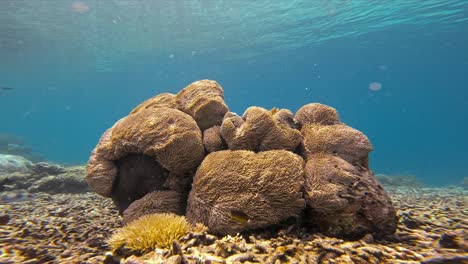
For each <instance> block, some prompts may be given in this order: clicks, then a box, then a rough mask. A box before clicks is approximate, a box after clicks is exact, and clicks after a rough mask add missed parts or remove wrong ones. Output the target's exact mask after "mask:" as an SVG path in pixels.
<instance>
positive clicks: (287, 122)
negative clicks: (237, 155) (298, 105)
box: [221, 107, 302, 151]
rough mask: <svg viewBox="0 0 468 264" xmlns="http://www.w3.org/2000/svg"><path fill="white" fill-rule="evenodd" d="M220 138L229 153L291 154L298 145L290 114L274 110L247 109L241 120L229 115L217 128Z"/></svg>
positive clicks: (297, 134)
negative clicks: (231, 151) (234, 151)
mask: <svg viewBox="0 0 468 264" xmlns="http://www.w3.org/2000/svg"><path fill="white" fill-rule="evenodd" d="M221 135H222V137H223V138H224V140H225V141H226V143H227V145H228V147H229V149H232V150H242V149H243V150H252V151H266V150H274V149H285V150H289V151H293V150H294V149H295V148H296V147H297V146H298V145H299V143H301V141H302V135H301V133H300V132H299V131H298V130H297V129H295V128H294V121H293V114H292V113H291V111H289V110H286V109H281V110H279V109H276V108H275V109H273V110H271V111H268V110H266V109H263V108H261V107H250V108H248V109H247V110H246V111H245V114H244V115H243V116H242V117H240V116H237V115H235V114H232V113H229V114H227V115H226V116H225V118H224V120H223V123H222V125H221Z"/></svg>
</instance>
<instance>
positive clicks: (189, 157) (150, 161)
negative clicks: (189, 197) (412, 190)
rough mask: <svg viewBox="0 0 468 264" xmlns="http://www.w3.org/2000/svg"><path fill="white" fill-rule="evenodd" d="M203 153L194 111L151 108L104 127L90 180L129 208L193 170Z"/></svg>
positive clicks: (88, 178)
mask: <svg viewBox="0 0 468 264" xmlns="http://www.w3.org/2000/svg"><path fill="white" fill-rule="evenodd" d="M203 157H204V150H203V144H202V137H201V131H200V129H199V128H198V126H197V124H196V123H195V121H194V120H193V119H192V118H191V117H190V116H188V115H187V114H185V113H183V112H181V111H179V110H176V109H170V108H155V109H145V110H142V111H139V112H137V113H135V114H132V115H129V116H127V117H125V118H123V119H121V120H119V121H118V122H117V123H116V124H115V125H114V126H113V127H112V128H111V129H109V130H107V131H106V133H104V135H103V137H102V138H101V140H100V142H99V144H98V145H97V146H96V148H95V150H94V151H93V153H92V155H91V158H90V160H89V162H88V167H87V173H86V174H87V175H86V180H87V182H88V184H89V185H90V186H91V188H93V189H94V190H95V191H96V192H98V193H99V194H101V195H103V196H107V197H109V196H112V197H113V198H114V201H116V203H117V205H118V206H119V209H120V210H121V211H123V210H125V208H126V206H128V204H129V203H131V202H132V201H134V200H137V199H139V198H141V197H142V196H143V195H145V194H146V193H148V192H151V191H155V190H162V189H163V188H164V186H162V185H163V183H164V182H165V181H166V180H167V179H168V178H171V177H169V176H170V175H179V176H180V177H186V176H187V175H189V174H190V172H191V171H194V170H195V169H196V167H197V166H198V164H199V163H200V162H201V161H202V159H203ZM182 182H187V181H182ZM181 188H182V189H183V187H181ZM116 197H118V198H116Z"/></svg>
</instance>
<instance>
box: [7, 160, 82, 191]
mask: <svg viewBox="0 0 468 264" xmlns="http://www.w3.org/2000/svg"><path fill="white" fill-rule="evenodd" d="M40 163H41V164H40V165H39V166H36V164H38V163H35V164H32V165H31V166H30V168H31V170H29V171H22V170H19V171H14V172H10V173H2V175H0V191H8V192H12V191H27V192H30V193H36V192H46V193H51V194H53V193H83V192H87V191H89V190H90V188H89V186H88V184H87V183H86V181H85V170H86V168H85V167H84V166H71V167H62V166H60V165H57V164H53V163H50V162H48V163H46V164H47V166H46V168H47V169H45V170H42V169H39V168H43V167H44V163H43V162H40ZM50 168H54V169H50Z"/></svg>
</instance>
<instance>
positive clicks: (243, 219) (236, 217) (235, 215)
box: [231, 210, 250, 225]
mask: <svg viewBox="0 0 468 264" xmlns="http://www.w3.org/2000/svg"><path fill="white" fill-rule="evenodd" d="M231 220H233V221H236V222H239V223H241V224H243V225H247V224H250V218H249V216H248V215H247V214H246V213H244V212H241V211H238V210H231Z"/></svg>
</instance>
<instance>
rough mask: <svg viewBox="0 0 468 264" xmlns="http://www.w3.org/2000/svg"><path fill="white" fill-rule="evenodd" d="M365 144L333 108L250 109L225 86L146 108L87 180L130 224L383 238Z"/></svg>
mask: <svg viewBox="0 0 468 264" xmlns="http://www.w3.org/2000/svg"><path fill="white" fill-rule="evenodd" d="M371 150H372V145H371V144H370V142H369V140H368V138H367V137H366V136H365V135H364V134H362V133H361V132H359V131H357V130H355V129H353V128H351V127H349V126H346V125H345V124H343V123H342V122H340V120H339V115H338V113H337V112H336V110H335V109H334V108H332V107H329V106H326V105H322V104H317V103H314V104H308V105H305V106H303V107H302V108H301V109H299V110H298V111H297V113H296V114H295V115H294V114H293V113H292V112H291V111H289V110H287V109H277V108H273V109H271V110H266V109H263V108H260V107H250V108H248V109H247V110H246V111H245V113H244V114H243V115H242V116H238V115H236V114H234V113H232V112H229V109H228V107H227V105H226V103H225V102H224V93H223V90H222V88H221V86H220V85H219V84H218V83H217V82H215V81H210V80H202V81H197V82H194V83H192V84H190V85H188V86H187V87H186V88H184V89H183V90H181V91H180V92H179V93H178V94H167V93H165V94H161V95H157V96H155V97H153V98H151V99H148V100H147V101H145V102H143V103H142V104H140V105H139V106H137V107H136V108H135V109H133V110H132V111H131V112H130V114H129V115H128V116H126V117H124V118H122V119H121V120H119V121H118V122H117V123H116V124H115V125H114V126H112V127H111V128H109V129H108V130H107V131H106V132H105V133H104V134H103V136H102V137H101V140H100V141H99V143H98V145H97V146H96V148H95V149H94V151H93V152H92V154H91V158H90V160H89V162H88V167H87V181H88V183H89V185H90V186H91V187H92V188H93V189H94V190H95V191H96V192H97V193H99V194H101V195H103V196H106V197H112V198H113V200H114V202H115V204H116V205H117V206H118V207H119V209H120V212H121V213H122V215H123V219H124V223H126V224H128V223H130V222H132V221H134V220H136V219H139V218H140V217H143V216H144V215H148V214H153V213H174V214H179V215H182V214H185V215H186V216H187V220H188V221H189V222H190V223H192V224H195V223H203V224H204V225H206V226H207V227H208V228H209V231H210V232H213V233H217V234H233V233H236V232H240V231H245V230H255V229H260V228H266V227H270V226H274V225H276V224H281V223H282V222H284V221H286V220H288V219H290V218H304V217H305V219H302V220H303V221H299V222H302V223H305V224H306V225H307V227H309V228H311V229H313V230H318V231H321V232H323V233H326V234H329V235H334V236H341V237H350V238H358V237H360V236H362V235H363V234H365V233H376V234H389V233H393V232H394V231H395V228H396V217H395V210H394V208H393V206H392V203H391V201H390V199H389V197H388V195H387V194H386V193H385V191H384V190H383V188H382V186H381V185H380V184H379V183H378V182H377V181H376V179H375V177H374V175H373V173H372V171H371V170H369V159H368V154H369V152H370V151H371Z"/></svg>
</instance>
